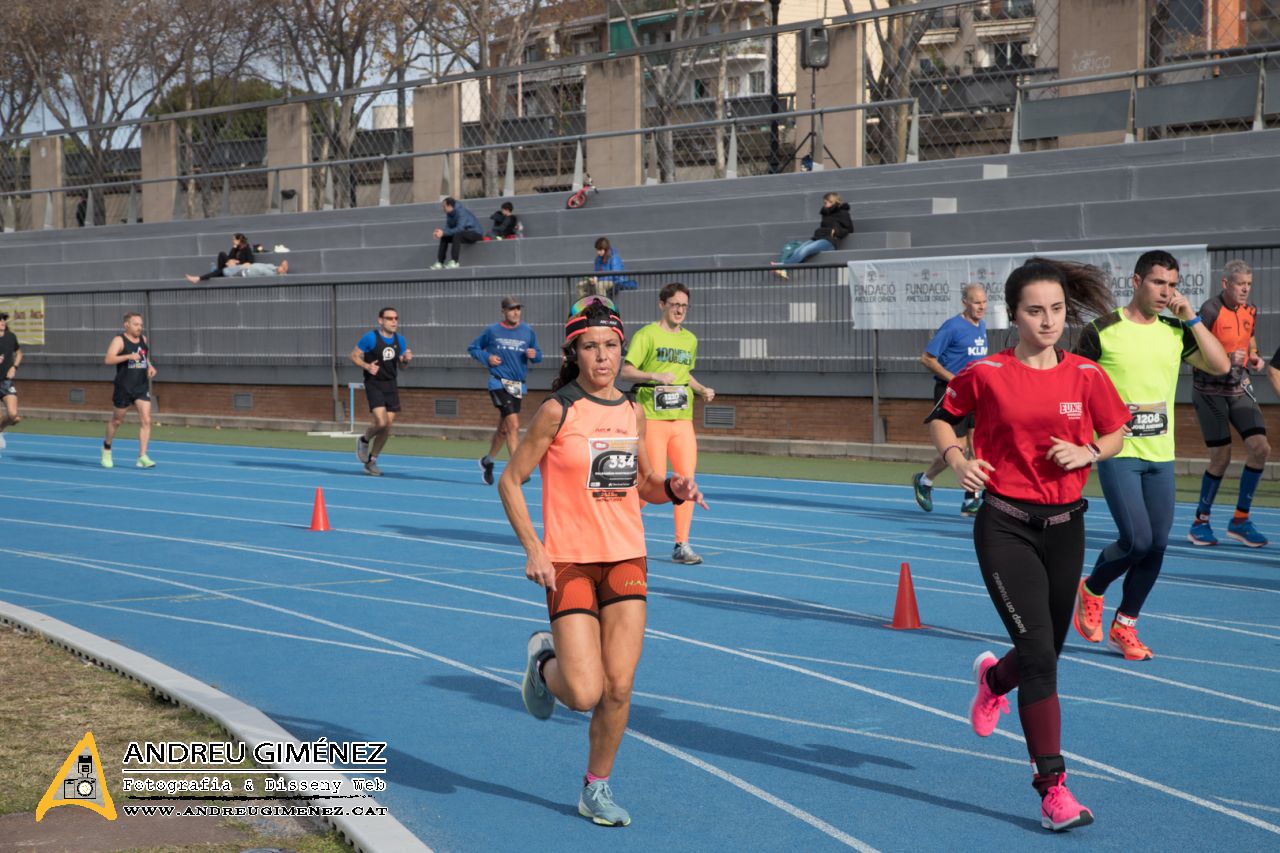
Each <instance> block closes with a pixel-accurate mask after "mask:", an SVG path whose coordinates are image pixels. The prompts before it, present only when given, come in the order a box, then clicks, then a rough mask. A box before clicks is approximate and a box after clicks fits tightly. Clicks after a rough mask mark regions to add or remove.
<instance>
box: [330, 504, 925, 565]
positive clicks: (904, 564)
mask: <svg viewBox="0 0 1280 853" xmlns="http://www.w3.org/2000/svg"><path fill="white" fill-rule="evenodd" d="M311 529H312V530H328V529H329V514H328V513H327V512H325V509H324V490H323V489H320V488H317V489H316V505H315V508H314V509H312V510H311ZM904 565H905V564H904Z"/></svg>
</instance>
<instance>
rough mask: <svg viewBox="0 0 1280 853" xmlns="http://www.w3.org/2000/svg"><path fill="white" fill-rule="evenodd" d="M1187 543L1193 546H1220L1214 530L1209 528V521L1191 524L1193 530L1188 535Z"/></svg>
mask: <svg viewBox="0 0 1280 853" xmlns="http://www.w3.org/2000/svg"><path fill="white" fill-rule="evenodd" d="M1187 541H1188V542H1190V543H1191V544H1192V545H1203V546H1205V547H1208V546H1210V545H1217V544H1218V537H1217V536H1214V535H1213V528H1212V527H1210V526H1209V519H1207V518H1206V519H1204V520H1201V519H1198V518H1197V519H1196V520H1195V521H1193V522H1192V523H1191V530H1190V531H1189V532H1188V533H1187Z"/></svg>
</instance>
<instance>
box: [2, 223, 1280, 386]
mask: <svg viewBox="0 0 1280 853" xmlns="http://www.w3.org/2000/svg"><path fill="white" fill-rule="evenodd" d="M1210 257H1211V263H1212V270H1213V276H1214V278H1215V280H1216V278H1217V277H1218V276H1220V275H1221V270H1222V268H1223V266H1224V265H1225V264H1226V262H1227V261H1228V260H1231V259H1235V258H1239V259H1242V260H1244V261H1245V262H1247V263H1248V264H1250V265H1251V266H1252V267H1253V270H1254V277H1255V281H1257V282H1262V283H1265V282H1268V281H1275V280H1277V279H1278V278H1280V247H1277V246H1252V247H1234V248H1212V249H1211V250H1210ZM628 276H630V277H631V278H632V279H634V280H635V281H636V282H637V283H638V285H639V286H638V289H637V290H635V291H629V292H623V293H620V294H618V295H617V297H616V301H617V303H618V305H619V309H620V311H621V313H622V315H623V318H624V320H625V322H626V323H627V326H628V329H630V330H631V331H632V332H634V331H635V330H636V329H638V328H639V327H640V326H641V325H643V324H644V323H646V322H649V321H650V320H652V319H656V312H655V309H654V306H655V305H656V302H657V294H658V291H659V290H660V289H661V288H662V286H663V285H665V284H666V283H668V282H670V281H673V280H679V281H682V282H684V283H685V284H686V285H687V286H688V287H689V289H690V291H691V292H692V300H691V302H692V308H691V311H690V321H689V326H690V328H691V329H692V330H693V331H694V332H695V333H696V334H697V335H698V373H699V374H700V375H702V374H706V375H707V376H710V377H714V376H715V375H716V374H720V375H722V376H723V375H726V374H732V375H736V376H742V375H744V374H747V375H750V374H756V375H757V376H761V375H763V374H774V375H775V376H783V377H786V380H785V381H786V387H787V388H788V389H789V391H790V393H800V394H807V395H814V396H849V395H861V396H872V395H873V393H879V394H880V395H881V396H890V397H922V396H925V395H926V394H927V393H928V389H929V383H928V381H927V379H928V374H927V372H926V371H925V370H924V368H923V367H922V366H921V365H920V364H919V359H920V354H921V353H922V352H923V351H924V347H925V345H926V343H927V342H928V340H929V338H930V337H931V336H932V333H933V330H931V329H920V330H909V331H883V332H878V331H875V330H868V329H854V328H853V326H852V323H851V321H850V318H851V304H850V291H849V284H848V270H847V268H846V267H844V266H837V265H818V264H815V265H803V266H800V267H794V268H792V269H791V277H790V279H789V280H788V281H787V282H785V283H783V282H782V281H780V280H779V279H777V278H775V277H774V275H773V274H772V270H771V269H769V268H763V269H760V268H751V269H729V270H726V269H714V270H712V269H708V270H693V271H688V270H686V271H679V272H659V271H653V272H636V273H628ZM579 282H580V277H578V276H542V277H509V278H491V279H463V280H450V281H440V280H431V281H380V282H369V283H365V284H334V285H309V284H299V285H290V284H272V285H268V286H263V287H208V288H200V289H190V288H187V289H156V290H148V291H129V292H106V293H103V292H93V293H60V294H54V295H49V296H46V297H45V340H46V343H45V345H43V346H31V347H24V350H25V351H26V353H27V359H28V362H27V365H28V370H27V372H28V373H29V374H30V375H31V376H33V377H40V378H47V379H67V378H78V377H81V376H84V375H86V374H88V373H93V374H96V373H100V370H99V368H100V365H101V360H102V353H103V352H104V351H105V349H106V345H107V342H108V340H109V339H110V337H111V336H112V335H114V334H116V333H117V332H118V331H119V327H120V321H121V316H122V314H123V313H124V312H125V311H141V312H143V314H144V316H145V320H146V327H147V334H148V335H149V337H150V338H151V340H152V344H153V346H154V348H155V352H156V354H157V360H158V361H159V362H160V364H161V366H162V369H164V370H165V375H164V377H163V378H164V379H165V380H166V381H197V382H198V381H220V382H226V381H233V382H241V383H264V384H273V383H285V384H311V385H315V384H332V386H333V389H334V391H333V393H334V400H335V403H340V402H341V395H340V394H339V391H338V383H339V376H346V375H347V367H346V361H345V359H346V354H347V353H349V352H350V350H351V347H352V346H353V345H354V342H355V341H356V340H357V339H358V338H359V337H360V335H362V334H363V333H364V332H366V331H368V329H370V328H372V326H373V325H374V324H375V323H376V316H377V312H378V310H379V309H380V308H381V307H383V306H384V305H393V306H395V307H396V308H397V309H398V310H399V313H400V316H401V318H402V320H401V331H402V333H403V334H404V335H405V337H406V338H407V339H408V341H409V343H410V346H411V347H412V349H413V351H414V361H413V370H412V371H410V372H409V374H408V375H407V376H406V378H405V384H406V385H408V386H416V387H432V386H433V385H436V386H438V385H439V384H441V382H442V380H441V377H442V376H444V375H445V372H447V371H449V370H454V369H458V368H464V367H471V366H473V365H474V363H473V362H472V361H471V359H470V358H469V357H468V356H467V354H466V347H467V344H468V343H469V342H470V341H471V340H472V339H473V338H474V337H475V336H476V335H477V334H478V333H479V331H480V330H481V329H482V328H483V327H484V326H486V325H488V324H489V323H491V322H493V321H494V320H496V319H497V318H498V305H499V300H500V299H501V298H502V297H503V296H506V295H515V296H517V297H518V298H519V299H520V300H521V301H522V302H523V303H524V306H525V319H526V322H529V323H530V324H531V325H532V326H533V328H534V330H535V332H536V333H537V335H538V337H539V340H540V341H541V343H542V346H543V350H544V352H545V353H547V358H548V359H549V361H548V362H546V363H547V364H550V365H554V364H555V358H556V350H557V343H558V341H559V336H560V334H561V332H562V329H563V322H564V317H565V315H566V311H567V309H568V306H569V304H570V303H571V301H572V299H573V298H574V297H575V295H576V292H577V288H578V284H579ZM1210 290H1211V292H1216V285H1214V286H1211V288H1210ZM1252 298H1253V302H1254V304H1256V305H1257V306H1258V327H1257V337H1258V340H1259V342H1260V343H1261V345H1262V347H1263V349H1264V350H1265V351H1267V352H1270V351H1271V348H1272V347H1275V346H1277V345H1280V289H1278V288H1273V287H1256V288H1255V289H1254V290H1253V293H1252ZM957 310H959V306H957ZM1015 342H1016V334H1015V333H1014V332H1013V331H1012V330H1004V331H993V332H992V334H991V338H990V345H991V347H992V348H993V350H994V349H1003V348H1005V347H1007V346H1012V345H1013V344H1014V343H1015ZM282 377H285V378H282ZM851 380H856V382H852V383H851ZM873 380H878V381H873ZM343 381H345V380H343ZM710 381H717V380H716V379H714V378H713V379H711V380H710ZM759 381H760V380H759V379H744V380H740V382H739V384H740V385H741V386H742V387H741V388H737V389H734V391H735V392H736V393H751V392H752V389H753V387H754V386H755V385H756V384H757V383H758V382H759ZM851 389H853V390H851ZM877 389H878V391H877Z"/></svg>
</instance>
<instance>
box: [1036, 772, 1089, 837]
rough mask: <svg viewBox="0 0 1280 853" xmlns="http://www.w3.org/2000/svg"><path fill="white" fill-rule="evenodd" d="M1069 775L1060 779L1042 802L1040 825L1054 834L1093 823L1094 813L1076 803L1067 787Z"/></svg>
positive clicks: (1064, 775)
mask: <svg viewBox="0 0 1280 853" xmlns="http://www.w3.org/2000/svg"><path fill="white" fill-rule="evenodd" d="M1066 781H1067V774H1066V773H1063V774H1062V775H1061V776H1059V777H1058V784H1056V785H1054V786H1053V787H1052V788H1050V789H1049V793H1047V794H1045V796H1044V799H1042V800H1041V801H1040V825H1041V826H1043V827H1044V828H1045V829H1051V830H1053V831H1054V832H1065V831H1066V830H1068V829H1075V828H1076V827H1077V826H1088V825H1089V824H1091V823H1093V812H1091V811H1089V810H1088V809H1086V808H1085V807H1084V806H1082V805H1080V804H1079V803H1077V802H1076V798H1075V797H1073V796H1072V795H1071V792H1070V791H1068V790H1067V786H1066V784H1065V783H1066Z"/></svg>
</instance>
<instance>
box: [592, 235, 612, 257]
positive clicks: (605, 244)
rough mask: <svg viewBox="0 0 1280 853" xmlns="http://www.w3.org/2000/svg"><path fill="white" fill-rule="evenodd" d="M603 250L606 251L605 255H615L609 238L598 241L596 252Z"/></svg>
mask: <svg viewBox="0 0 1280 853" xmlns="http://www.w3.org/2000/svg"><path fill="white" fill-rule="evenodd" d="M601 249H604V253H605V255H612V254H613V245H612V244H611V243H610V242H609V238H608V237H601V238H600V239H598V240H596V251H597V252H598V251H600V250H601Z"/></svg>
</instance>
